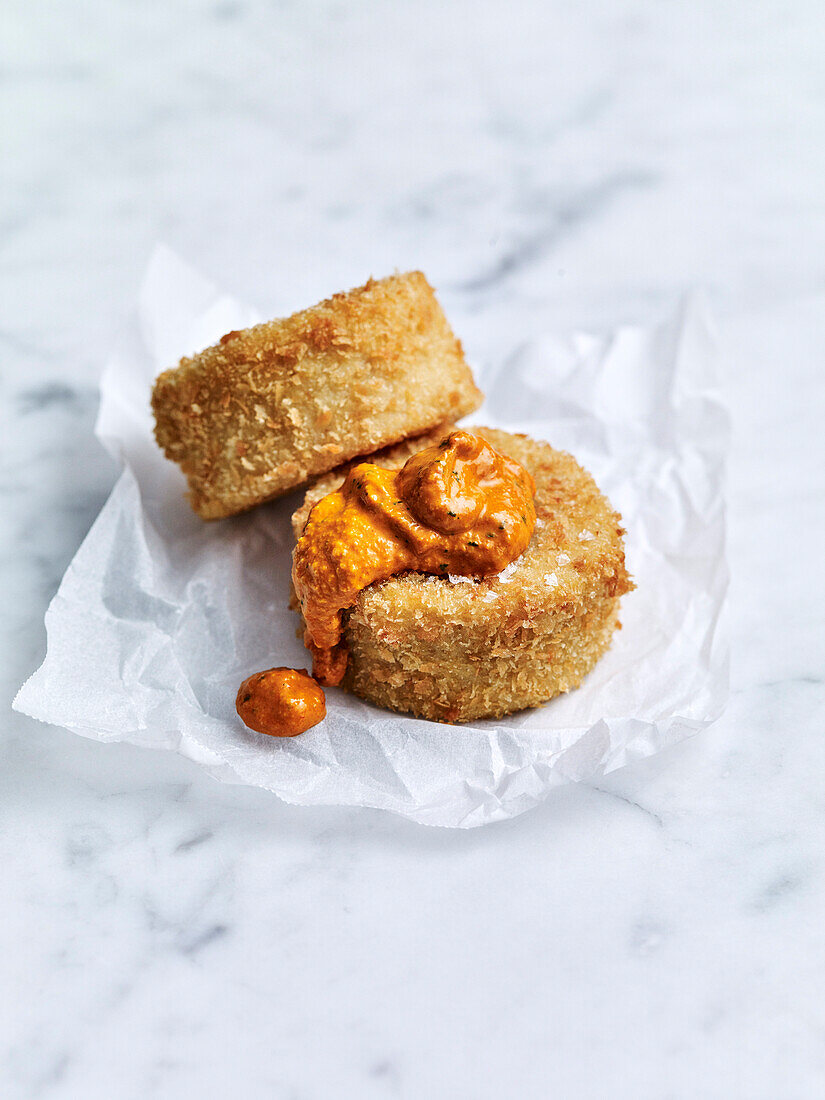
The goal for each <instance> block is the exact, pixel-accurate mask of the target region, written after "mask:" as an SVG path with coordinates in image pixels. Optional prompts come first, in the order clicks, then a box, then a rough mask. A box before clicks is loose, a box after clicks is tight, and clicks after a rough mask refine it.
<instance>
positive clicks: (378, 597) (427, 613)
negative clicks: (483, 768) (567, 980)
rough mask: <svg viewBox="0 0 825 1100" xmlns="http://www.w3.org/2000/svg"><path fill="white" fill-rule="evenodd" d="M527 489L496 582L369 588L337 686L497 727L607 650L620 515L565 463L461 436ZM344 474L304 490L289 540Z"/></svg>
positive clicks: (549, 452) (514, 443) (619, 584)
mask: <svg viewBox="0 0 825 1100" xmlns="http://www.w3.org/2000/svg"><path fill="white" fill-rule="evenodd" d="M448 430H449V427H445V428H443V429H441V430H440V431H435V432H431V433H429V434H428V435H426V436H423V437H421V438H419V439H416V440H405V441H404V442H403V443H401V444H399V445H398V446H396V447H392V448H388V449H387V450H386V451H384V452H383V453H382V454H380V455H376V456H374V458H373V460H374V461H375V462H377V463H378V464H383V465H387V466H391V467H400V466H402V465H403V464H404V462H405V461H406V459H407V458H408V457H409V455H410V454H413V453H415V451H417V450H419V449H420V448H422V447H425V446H428V445H430V444H431V443H433V442H437V441H438V439H439V438H440V437H441V436H442V435H443V434H444V433H446V431H448ZM467 430H468V431H471V432H474V433H476V434H478V435H481V436H483V437H484V438H485V439H487V440H489V442H490V443H492V445H493V446H494V447H495V448H496V449H497V450H499V451H502V452H503V453H504V454H508V455H510V456H511V457H512V458H514V459H516V460H517V461H518V462H520V463H522V465H524V466H525V467H526V468H527V469H528V470H529V471H530V473H531V474H532V475H533V477H534V478H535V481H536V498H535V503H536V513H537V517H538V518H537V523H536V529H535V531H534V533H533V538H532V539H531V541H530V545H529V546H528V548H527V550H526V551H525V553H524V555H523V556H522V557H521V558H520V559H519V560H518V561H517V562H516V563H514V564H513V565H511V566H508V567H507V569H505V570H504V571H503V573H502V574H500V575H499V576H498V577H497V578H493V579H489V580H482V581H472V580H467V579H465V578H457V579H455V580H454V581H453V580H444V579H442V578H441V577H431V576H425V575H423V574H420V573H406V574H404V575H402V576H398V577H393V578H391V579H390V580H388V581H385V582H383V583H381V584H375V585H372V586H370V587H369V588H367V589H364V591H362V592H361V594H360V595H359V597H358V600H357V603H356V605H355V607H354V609H353V610H352V612H351V614H350V616H349V620H348V623H347V628H346V633H345V637H346V640H347V643H348V645H349V648H350V658H349V666H348V669H347V674H346V678H345V680H344V687H346V688H348V689H349V690H350V691H352V692H354V693H355V694H356V695H360V696H361V697H362V698H364V699H368V700H370V701H371V702H373V703H377V704H378V705H379V706H382V707H387V708H389V709H390V710H397V711H402V712H405V713H411V714H415V715H417V716H419V717H421V718H429V719H432V720H434V721H439V722H469V721H472V720H474V719H479V718H497V717H501V716H502V715H505V714H510V713H512V712H513V711H517V710H523V709H524V708H525V707H534V706H538V705H539V704H540V703H544V702H546V701H547V700H548V699H552V698H553V696H554V695H558V694H559V693H560V692H566V691H570V690H571V689H572V688H575V687H578V686H579V684H580V683H581V682H582V680H583V679H584V677H585V676H586V674H587V673H588V672H589V671H590V670H591V669H592V667H593V666H594V664H595V663H596V661H597V660H598V659H599V657H601V656H602V654H603V653H604V652H605V651H606V650H607V648H608V647H609V645H610V640H611V637H612V635H613V632H614V630H616V629H618V628H619V626H620V623H619V620H618V611H619V598H620V597H621V596H622V595H623V594H624V593H626V592H629V591H630V590H631V589H632V588H633V587H634V586H633V583H632V581H631V579H630V576H629V575H628V572H627V569H626V568H625V559H624V544H623V538H622V537H623V535H624V531H623V530H622V527H621V525H620V520H621V517H620V516H619V515H618V514H617V513H616V512H614V511H613V509H612V508H611V506H610V503H609V501H608V500H607V499H606V498H605V497H604V496H603V494H602V493H601V492H600V491H599V489H598V488H597V486H596V484H595V482H594V481H593V478H592V477H591V476H590V474H588V473H587V471H586V470H583V469H582V468H581V466H579V464H578V463H577V462H576V460H575V459H574V458H572V456H571V455H569V454H565V453H564V452H561V451H556V450H554V449H553V448H552V447H550V446H549V445H548V444H547V443H539V442H536V441H535V440H532V439H530V438H528V437H527V436H524V435H511V434H509V433H507V432H502V431H496V430H494V429H490V428H468V429H467ZM341 481H342V471H338V470H336V471H334V473H332V474H329V475H327V476H326V477H325V478H322V479H321V480H320V481H319V482H318V483H317V484H315V485H313V486H312V487H311V488H310V489H309V491H308V493H307V496H306V500H305V502H304V505H303V506H302V507H301V508H300V509H299V510H298V511H297V512H296V513H295V515H294V517H293V528H294V530H295V532H296V537H297V535H298V534H300V532H301V531H302V530H303V525H304V523H305V522H306V519H307V516H308V514H309V510H310V508H311V507H312V505H313V504H314V503H315V501H316V500H318V499H320V497H321V496H322V495H324V494H325V493H327V492H329V491H330V490H331V489H334V488H337V486H338V485H339V484H340V483H341Z"/></svg>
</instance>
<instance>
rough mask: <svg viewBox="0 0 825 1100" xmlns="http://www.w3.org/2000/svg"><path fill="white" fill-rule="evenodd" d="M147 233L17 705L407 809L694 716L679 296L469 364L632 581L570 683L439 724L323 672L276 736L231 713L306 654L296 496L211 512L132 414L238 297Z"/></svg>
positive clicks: (717, 453)
mask: <svg viewBox="0 0 825 1100" xmlns="http://www.w3.org/2000/svg"><path fill="white" fill-rule="evenodd" d="M259 319H260V318H258V317H257V316H255V315H254V314H253V313H252V312H251V311H250V310H248V309H247V308H245V307H243V306H242V305H240V304H238V303H237V302H235V301H233V300H232V299H231V298H229V297H227V296H225V295H222V294H220V293H219V292H218V291H217V290H216V289H215V288H214V287H213V286H212V285H211V284H210V283H208V282H206V281H205V280H204V279H203V278H202V277H201V276H199V275H198V274H197V273H195V272H194V271H192V270H191V269H190V268H189V267H187V266H186V265H185V264H184V263H183V262H182V261H181V260H180V259H178V258H177V257H176V256H175V255H174V254H173V253H171V252H170V251H169V250H168V249H166V248H158V249H157V250H156V252H155V255H154V256H153V258H152V261H151V264H150V266H149V270H148V272H147V275H146V278H145V281H144V285H143V288H142V290H141V293H140V299H139V305H138V311H137V317H136V321H135V323H134V325H133V326H132V328H131V329H130V330H129V331H128V332H127V333H125V334H124V337H123V340H122V341H121V344H120V347H119V349H118V350H117V353H116V354H115V355H114V356H113V358H112V360H111V361H110V362H109V364H108V366H107V367H106V369H105V371H104V374H103V377H102V381H101V404H100V413H99V417H98V422H97V428H96V431H97V434H98V436H99V437H100V439H101V440H102V442H103V444H104V445H105V446H106V447H107V448H108V449H109V451H111V452H112V453H113V454H114V455H116V456H117V457H118V458H120V459H121V460H122V462H123V463H124V469H123V473H122V474H121V476H120V479H119V481H118V482H117V484H116V485H115V488H114V489H113V491H112V494H111V496H110V497H109V499H108V501H107V502H106V504H105V506H104V508H103V510H102V511H101V513H100V515H99V517H98V519H97V520H96V522H95V524H94V526H93V527H92V529H91V531H90V532H89V534H88V536H87V538H86V540H85V541H84V543H83V545H82V546H81V547H80V549H79V550H78V552H77V554H76V556H75V558H74V560H73V561H72V563H71V565H70V566H69V568H68V569H67V571H66V575H65V576H64V578H63V581H62V583H61V585H60V588H59V590H58V593H57V595H56V596H55V597H54V599H53V601H52V603H51V605H50V607H49V609H48V611H47V613H46V628H47V633H48V649H47V655H46V659H45V661H44V662H43V664H42V666H41V667H40V668H39V669H38V670H37V672H35V673H34V675H33V676H32V677H31V678H30V679H29V680H28V682H27V683H26V684H25V685H24V686H23V687H22V688H21V690H20V692H19V693H18V696H17V698H16V700H15V707H16V709H17V710H20V711H22V712H23V713H25V714H28V715H31V716H32V717H33V718H38V719H40V720H42V721H44V722H50V723H53V724H55V725H59V726H64V727H66V728H67V729H70V730H73V731H74V732H76V733H79V734H81V735H83V736H84V737H91V738H94V739H96V740H99V741H130V742H132V743H133V744H137V745H144V746H153V747H155V748H163V749H174V750H176V751H177V752H180V753H182V754H183V755H184V756H187V757H189V758H190V759H192V760H195V761H197V762H198V763H200V764H202V765H203V766H204V767H205V768H207V769H208V771H209V772H210V773H212V774H213V775H214V776H216V777H218V778H220V779H224V780H228V781H231V782H239V783H248V784H251V785H254V786H259V787H265V788H266V789H267V790H270V791H273V792H274V793H275V794H277V795H278V796H279V797H281V798H282V799H284V800H285V801H287V802H292V803H300V804H315V803H323V804H339V805H353V806H373V807H380V808H382V809H385V810H391V811H393V812H395V813H398V814H402V815H403V816H405V817H409V818H412V819H413V820H415V821H419V822H422V823H425V824H429V825H443V826H452V827H463V828H466V827H470V826H475V825H484V824H487V823H489V822H493V821H500V820H502V819H505V818H509V817H514V816H516V815H517V814H520V813H523V812H524V811H525V810H529V809H530V808H531V807H533V806H535V805H537V804H538V803H539V802H541V801H542V800H543V799H544V798H545V797H546V795H547V793H548V792H549V791H550V790H551V788H553V787H555V786H557V785H559V784H561V783H566V782H568V781H571V780H584V779H590V778H595V777H598V776H600V775H602V774H604V773H606V772H609V771H611V770H613V769H614V768H618V767H620V766H622V765H623V764H626V763H628V762H629V761H632V760H634V759H638V758H640V757H645V756H649V755H651V754H652V753H655V752H657V751H658V750H660V749H662V748H664V747H665V746H667V745H671V744H673V743H675V742H677V741H679V740H680V739H682V738H684V737H686V736H688V735H689V734H692V733H694V732H695V731H697V730H700V729H702V728H703V727H704V726H706V725H708V724H709V723H710V722H712V721H713V720H714V719H715V718H716V717H717V716H718V715H719V713H720V712H721V710H722V708H723V706H724V702H725V698H726V694H727V654H726V649H725V644H724V639H723V637H722V634H721V632H720V615H721V612H722V608H723V602H724V595H725V589H726V585H727V569H726V565H725V556H724V554H725V548H724V541H725V519H724V501H723V474H724V459H725V452H726V448H727V439H728V419H727V415H726V412H725V409H724V406H723V404H722V403H721V401H720V398H719V396H718V394H717V392H716V389H715V375H714V356H713V339H712V335H711V332H710V329H709V325H708V322H707V320H706V318H705V315H704V310H703V307H702V303H701V301H699V300H697V299H691V300H688V301H687V302H686V303H685V304H684V305H683V307H682V308H681V309H680V310H679V312H678V313H677V315H676V316H675V317H674V318H673V319H672V320H671V321H669V322H668V323H667V324H665V325H664V326H662V327H661V328H658V329H654V330H645V329H640V328H623V329H620V330H618V331H617V332H616V333H614V334H613V335H612V336H611V337H610V338H607V339H602V338H597V337H594V336H587V335H581V334H576V335H573V336H571V337H569V338H566V339H561V338H557V337H554V336H547V337H546V338H543V339H541V340H537V341H534V342H532V343H530V344H529V345H525V346H522V347H520V348H518V349H517V350H515V351H514V353H513V354H512V355H511V356H510V357H509V358H508V359H507V361H506V362H504V363H502V364H501V365H500V367H498V369H495V370H490V371H488V372H487V374H486V375H485V376H484V377H483V378H482V379H481V385H482V388H483V389H484V390H485V391H486V393H487V402H486V405H485V407H484V409H483V410H482V411H481V412H479V413H477V414H475V416H474V417H473V418H472V419H473V421H474V422H475V423H479V424H488V425H493V426H497V427H502V428H505V429H508V430H515V431H524V432H528V433H529V434H530V435H532V436H534V437H537V438H539V439H547V440H549V441H550V442H551V443H552V444H553V445H554V446H555V447H558V448H561V449H563V450H569V451H571V452H572V453H573V454H574V455H576V457H577V458H578V459H579V461H580V462H581V463H582V464H583V465H584V466H586V467H587V468H588V469H589V470H590V471H591V472H592V473H593V475H594V476H595V478H596V480H597V482H598V484H599V485H600V487H601V488H602V489H603V490H604V491H605V492H606V493H607V494H608V496H609V497H610V500H611V501H612V503H613V505H614V507H616V508H617V509H618V510H619V511H621V512H622V514H623V517H624V524H625V527H626V528H627V555H628V562H629V567H630V570H631V572H632V573H633V575H634V577H635V580H636V583H637V585H638V588H637V591H635V592H633V593H631V594H630V595H629V596H626V597H625V598H624V600H623V609H622V621H623V624H624V629H623V630H621V631H620V632H619V633H618V634H617V635H616V638H615V641H614V643H613V647H612V649H611V650H610V652H609V653H608V654H607V656H606V657H605V658H604V659H603V660H602V661H601V662H600V663H599V665H598V666H597V667H596V669H595V670H594V671H593V672H592V673H591V674H590V676H589V677H588V678H587V680H586V681H585V683H584V685H583V686H582V687H581V688H580V689H579V690H578V691H574V692H572V693H570V694H569V695H566V696H563V697H560V698H558V699H556V700H554V701H552V702H551V703H549V704H547V705H546V706H544V707H541V708H539V709H537V710H531V711H526V712H524V713H522V714H518V715H515V716H512V717H510V718H506V719H502V720H499V721H485V722H478V723H475V724H474V725H470V726H447V725H439V724H437V723H433V722H426V721H421V720H418V719H414V718H409V717H405V716H400V715H395V714H391V713H389V712H386V711H382V710H379V709H378V708H376V707H373V706H371V705H369V704H367V703H364V702H362V701H361V700H359V699H357V698H355V697H353V696H349V695H346V694H344V693H343V692H342V691H340V690H338V689H331V690H329V691H328V693H327V706H328V716H327V719H326V720H325V721H324V722H323V723H322V724H321V725H320V726H317V727H315V728H314V729H312V730H310V731H308V732H307V733H305V734H303V735H302V736H300V737H297V738H294V739H284V740H277V739H274V738H270V737H265V736H263V735H260V734H256V733H253V732H251V731H249V730H247V729H245V727H244V726H243V725H242V724H241V722H240V721H239V720H238V719H237V717H236V715H235V710H234V699H235V693H236V691H237V687H238V684H239V683H240V681H241V680H242V679H243V678H244V677H246V676H247V675H249V674H250V673H251V672H253V671H256V670H258V669H262V668H267V667H270V666H272V665H296V666H298V667H306V666H307V665H308V663H309V659H308V654H307V653H306V651H305V650H304V648H303V646H302V645H301V643H300V642H299V641H298V640H297V638H296V637H295V630H296V626H297V620H296V617H295V616H294V615H293V614H292V613H291V612H290V611H289V610H288V609H287V607H286V602H287V593H288V580H289V570H290V554H291V548H292V535H291V531H290V529H289V516H290V513H291V512H292V510H293V509H294V507H295V506H296V504H297V502H298V500H299V499H300V497H299V495H292V496H290V497H288V498H285V499H283V500H281V501H276V502H274V503H272V504H269V505H265V506H263V507H261V508H258V509H257V510H255V511H254V512H252V513H249V514H247V515H244V516H239V517H236V518H234V519H230V520H222V521H219V522H216V523H204V522H203V521H202V520H200V519H198V518H197V517H196V516H195V515H194V514H193V513H192V512H191V510H190V509H189V506H188V504H187V503H186V502H185V501H184V499H183V495H182V494H183V491H184V488H185V486H184V480H183V476H182V475H181V474H180V472H179V470H178V468H177V467H176V466H174V465H173V464H172V463H170V462H168V461H166V459H165V458H164V457H163V456H162V454H161V452H160V451H159V450H158V448H157V447H156V445H155V443H154V440H153V437H152V417H151V412H150V408H149V393H150V387H151V384H152V381H153V379H154V378H155V376H156V375H157V374H158V373H159V372H160V371H161V370H162V369H164V368H166V367H168V366H170V365H171V364H174V363H175V362H177V360H178V358H179V357H180V356H181V355H184V354H191V353H192V352H194V351H196V350H198V349H200V348H202V347H205V346H206V345H207V344H210V343H212V342H214V341H215V340H216V339H217V338H218V337H219V336H221V335H222V334H223V333H224V332H227V331H229V330H230V329H235V328H243V327H245V326H246V325H249V324H251V323H254V322H255V321H257V320H259Z"/></svg>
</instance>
